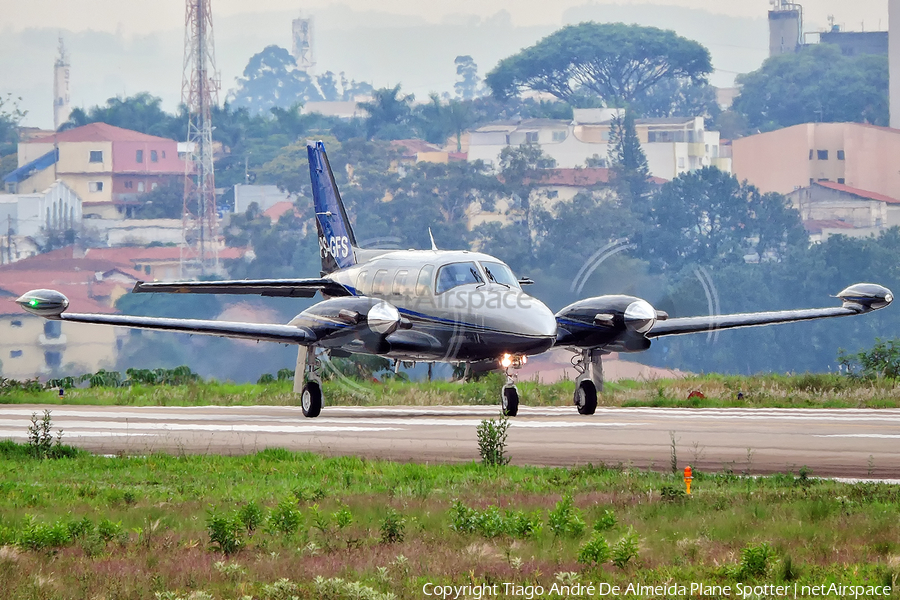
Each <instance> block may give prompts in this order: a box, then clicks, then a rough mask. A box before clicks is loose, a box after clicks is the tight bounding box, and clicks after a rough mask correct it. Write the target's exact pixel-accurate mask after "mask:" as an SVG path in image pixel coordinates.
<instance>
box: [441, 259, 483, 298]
mask: <svg viewBox="0 0 900 600" xmlns="http://www.w3.org/2000/svg"><path fill="white" fill-rule="evenodd" d="M467 283H484V278H483V277H482V276H481V273H480V272H479V271H478V267H477V266H476V265H475V263H473V262H461V263H450V264H449V265H444V266H443V267H441V268H440V270H439V271H438V274H437V286H435V292H436V293H438V294H441V293H443V292H446V291H447V290H451V289H453V288H455V287H457V286H460V285H465V284H467Z"/></svg>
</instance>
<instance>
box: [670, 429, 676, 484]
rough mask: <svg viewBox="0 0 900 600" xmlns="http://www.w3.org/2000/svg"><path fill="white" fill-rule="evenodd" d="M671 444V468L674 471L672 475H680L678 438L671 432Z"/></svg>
mask: <svg viewBox="0 0 900 600" xmlns="http://www.w3.org/2000/svg"><path fill="white" fill-rule="evenodd" d="M669 442H670V452H671V456H670V457H669V468H670V469H672V475H678V438H676V437H675V432H674V431H670V432H669Z"/></svg>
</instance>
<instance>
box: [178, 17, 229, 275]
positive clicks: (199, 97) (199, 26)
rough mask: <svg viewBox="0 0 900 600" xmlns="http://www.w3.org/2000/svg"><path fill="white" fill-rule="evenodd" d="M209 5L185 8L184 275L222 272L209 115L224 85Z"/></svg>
mask: <svg viewBox="0 0 900 600" xmlns="http://www.w3.org/2000/svg"><path fill="white" fill-rule="evenodd" d="M210 2H211V0H186V2H185V17H184V27H185V32H184V75H183V78H182V83H181V102H182V104H184V105H185V106H186V107H187V110H188V134H187V152H186V154H185V167H184V209H183V212H182V246H181V271H182V274H183V273H184V270H185V265H186V264H195V265H198V266H199V267H200V272H201V273H203V274H205V273H206V272H207V270H208V269H217V268H218V266H219V255H218V239H217V238H218V228H217V225H216V183H215V173H214V170H213V147H212V129H213V128H212V118H211V112H212V107H213V106H215V105H218V103H219V88H220V86H221V84H220V81H219V76H218V72H217V71H216V59H215V45H214V42H213V26H212V10H211V8H210Z"/></svg>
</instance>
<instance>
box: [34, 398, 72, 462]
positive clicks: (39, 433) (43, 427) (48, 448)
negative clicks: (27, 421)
mask: <svg viewBox="0 0 900 600" xmlns="http://www.w3.org/2000/svg"><path fill="white" fill-rule="evenodd" d="M52 428H53V421H52V419H51V418H50V411H49V410H45V411H44V416H43V417H41V419H40V420H38V416H37V413H31V425H29V426H28V448H29V449H30V450H31V455H32V456H34V457H35V458H41V459H43V458H54V457H55V456H57V455H58V454H59V452H57V451H55V450H56V449H58V448H60V447H61V446H62V435H63V431H62V429H60V430H58V431H57V432H56V445H55V446H54V443H53V434H52V433H50V430H51V429H52Z"/></svg>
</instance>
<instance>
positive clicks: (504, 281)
mask: <svg viewBox="0 0 900 600" xmlns="http://www.w3.org/2000/svg"><path fill="white" fill-rule="evenodd" d="M481 266H482V268H484V274H485V275H487V278H488V279H489V280H490V281H496V282H497V283H499V284H501V285H508V286H509V287H514V288H517V287H519V281H518V280H517V279H516V277H515V275H513V273H512V271H511V270H510V269H509V267H507V266H506V265H504V264H503V263H498V262H483V263H481Z"/></svg>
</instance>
